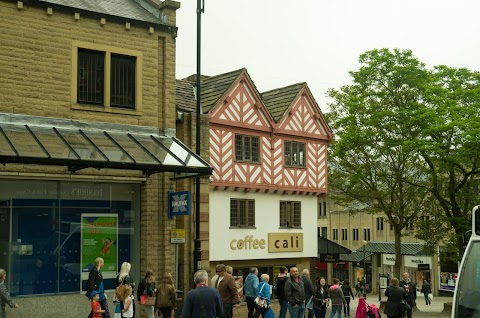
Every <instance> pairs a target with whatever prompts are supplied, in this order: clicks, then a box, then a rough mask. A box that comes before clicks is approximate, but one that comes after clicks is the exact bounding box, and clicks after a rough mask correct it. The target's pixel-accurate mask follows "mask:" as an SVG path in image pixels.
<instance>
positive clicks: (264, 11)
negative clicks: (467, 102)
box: [177, 0, 480, 112]
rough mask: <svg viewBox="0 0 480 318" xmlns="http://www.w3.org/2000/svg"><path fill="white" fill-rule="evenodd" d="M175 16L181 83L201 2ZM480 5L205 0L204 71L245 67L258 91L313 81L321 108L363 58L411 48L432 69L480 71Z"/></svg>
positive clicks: (469, 0) (458, 0) (472, 1)
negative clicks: (377, 50) (383, 50)
mask: <svg viewBox="0 0 480 318" xmlns="http://www.w3.org/2000/svg"><path fill="white" fill-rule="evenodd" d="M180 3H181V8H180V9H179V10H178V11H177V26H178V28H179V31H178V37H177V78H184V77H186V76H188V75H191V74H195V72H196V34H197V28H196V19H197V17H196V7H197V1H196V0H180ZM479 15H480V0H396V1H393V0H329V1H325V0H288V1H287V0H205V13H203V14H202V74H205V75H218V74H222V73H226V72H229V71H233V70H236V69H239V68H242V67H245V68H246V69H247V70H248V73H249V74H250V76H251V77H252V80H253V81H254V83H255V85H256V86H257V88H258V90H259V91H260V92H264V91H267V90H271V89H274V88H279V87H284V86H288V85H291V84H295V83H299V82H307V84H308V86H309V88H310V90H311V91H312V93H313V95H314V97H315V99H316V101H317V103H318V104H319V106H320V108H321V109H322V111H324V112H327V111H328V109H327V108H326V103H327V102H328V99H327V98H326V96H325V94H326V91H327V89H329V88H339V87H340V86H342V85H344V84H348V83H349V81H350V77H349V75H348V72H349V71H351V70H355V69H357V68H358V63H357V61H358V56H359V55H360V54H361V53H363V52H365V51H367V50H371V49H374V48H383V47H388V48H395V47H398V48H402V49H411V50H412V51H413V53H414V54H415V55H416V56H417V57H418V58H419V59H420V60H421V61H422V62H424V63H426V64H427V66H429V67H432V66H434V65H438V64H446V65H449V66H454V67H466V68H469V69H472V70H480V17H479Z"/></svg>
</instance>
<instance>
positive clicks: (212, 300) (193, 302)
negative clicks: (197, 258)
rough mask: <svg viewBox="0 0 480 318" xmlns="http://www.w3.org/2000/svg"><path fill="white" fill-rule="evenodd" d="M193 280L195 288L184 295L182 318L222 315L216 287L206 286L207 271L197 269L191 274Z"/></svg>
mask: <svg viewBox="0 0 480 318" xmlns="http://www.w3.org/2000/svg"><path fill="white" fill-rule="evenodd" d="M193 280H194V282H195V284H196V288H195V289H192V290H191V291H189V292H188V293H187V296H186V297H185V302H184V304H183V309H182V318H216V317H222V316H223V304H222V299H221V297H220V293H219V292H218V290H217V289H215V288H212V287H208V274H207V271H205V270H199V271H197V272H196V273H195V274H194V276H193ZM166 318H168V317H166Z"/></svg>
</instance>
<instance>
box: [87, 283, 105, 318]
mask: <svg viewBox="0 0 480 318" xmlns="http://www.w3.org/2000/svg"><path fill="white" fill-rule="evenodd" d="M90 298H91V299H92V313H93V316H92V318H102V314H103V313H104V312H105V310H103V309H102V307H100V303H99V302H98V300H99V299H100V292H99V291H98V290H94V291H93V292H92V293H91V294H90Z"/></svg>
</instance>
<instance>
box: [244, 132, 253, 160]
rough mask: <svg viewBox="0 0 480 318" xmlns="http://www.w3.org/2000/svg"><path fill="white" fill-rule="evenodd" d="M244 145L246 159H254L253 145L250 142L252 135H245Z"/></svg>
mask: <svg viewBox="0 0 480 318" xmlns="http://www.w3.org/2000/svg"><path fill="white" fill-rule="evenodd" d="M243 138H244V139H243V140H244V146H245V160H246V161H252V148H251V147H252V145H251V143H250V137H248V136H244V137H243Z"/></svg>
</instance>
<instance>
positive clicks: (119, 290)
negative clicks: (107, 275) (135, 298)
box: [115, 283, 127, 301]
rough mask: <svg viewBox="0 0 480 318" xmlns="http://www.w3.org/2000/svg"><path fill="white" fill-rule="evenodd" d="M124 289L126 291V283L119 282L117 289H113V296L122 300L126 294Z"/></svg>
mask: <svg viewBox="0 0 480 318" xmlns="http://www.w3.org/2000/svg"><path fill="white" fill-rule="evenodd" d="M126 291H127V285H125V284H123V283H121V284H120V285H118V286H117V289H115V296H116V297H117V299H118V300H120V301H124V300H125V296H126Z"/></svg>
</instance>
